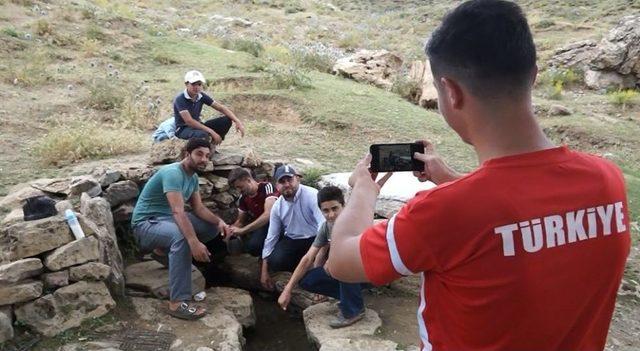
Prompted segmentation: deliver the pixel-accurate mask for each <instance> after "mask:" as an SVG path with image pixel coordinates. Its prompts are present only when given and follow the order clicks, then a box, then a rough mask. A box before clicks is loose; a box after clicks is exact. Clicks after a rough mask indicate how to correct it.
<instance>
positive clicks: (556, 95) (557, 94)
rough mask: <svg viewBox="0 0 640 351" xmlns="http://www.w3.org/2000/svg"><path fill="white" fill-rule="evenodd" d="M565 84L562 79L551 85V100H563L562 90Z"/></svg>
mask: <svg viewBox="0 0 640 351" xmlns="http://www.w3.org/2000/svg"><path fill="white" fill-rule="evenodd" d="M563 86H564V84H563V83H562V81H557V82H556V83H555V84H553V86H552V87H551V91H550V92H549V99H551V100H562V91H563V89H562V88H563Z"/></svg>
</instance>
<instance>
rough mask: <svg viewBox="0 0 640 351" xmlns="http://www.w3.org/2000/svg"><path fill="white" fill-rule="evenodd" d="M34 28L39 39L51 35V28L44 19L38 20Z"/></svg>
mask: <svg viewBox="0 0 640 351" xmlns="http://www.w3.org/2000/svg"><path fill="white" fill-rule="evenodd" d="M35 27H36V28H35V32H36V34H38V35H39V36H41V37H44V36H46V35H51V34H53V27H52V26H51V24H49V22H47V20H45V19H40V20H38V21H37V22H36V26H35Z"/></svg>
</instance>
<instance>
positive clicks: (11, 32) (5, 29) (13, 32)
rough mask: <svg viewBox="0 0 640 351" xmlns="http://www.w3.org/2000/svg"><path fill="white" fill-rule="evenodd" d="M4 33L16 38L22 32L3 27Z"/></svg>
mask: <svg viewBox="0 0 640 351" xmlns="http://www.w3.org/2000/svg"><path fill="white" fill-rule="evenodd" d="M2 33H4V34H6V35H8V36H10V37H14V38H17V37H19V36H20V34H18V32H17V31H16V30H15V29H13V28H3V29H2Z"/></svg>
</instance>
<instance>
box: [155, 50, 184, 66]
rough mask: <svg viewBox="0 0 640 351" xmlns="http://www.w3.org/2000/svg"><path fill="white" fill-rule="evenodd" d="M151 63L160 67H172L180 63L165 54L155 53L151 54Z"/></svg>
mask: <svg viewBox="0 0 640 351" xmlns="http://www.w3.org/2000/svg"><path fill="white" fill-rule="evenodd" d="M153 61H155V62H157V63H159V64H161V65H174V64H176V63H180V61H178V59H176V58H175V57H174V56H172V55H170V54H168V53H166V52H156V53H154V54H153Z"/></svg>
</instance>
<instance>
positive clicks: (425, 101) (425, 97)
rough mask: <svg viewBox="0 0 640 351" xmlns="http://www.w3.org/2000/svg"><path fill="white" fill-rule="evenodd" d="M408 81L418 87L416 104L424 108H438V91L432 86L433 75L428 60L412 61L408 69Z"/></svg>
mask: <svg viewBox="0 0 640 351" xmlns="http://www.w3.org/2000/svg"><path fill="white" fill-rule="evenodd" d="M408 79H409V80H412V81H414V82H416V83H418V85H419V86H420V91H419V95H418V97H417V100H416V101H414V102H415V103H416V104H418V105H420V106H422V107H424V108H438V91H437V90H436V88H435V87H434V86H433V74H432V73H431V65H430V64H429V60H425V61H413V63H412V64H411V68H410V69H409V74H408Z"/></svg>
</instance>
